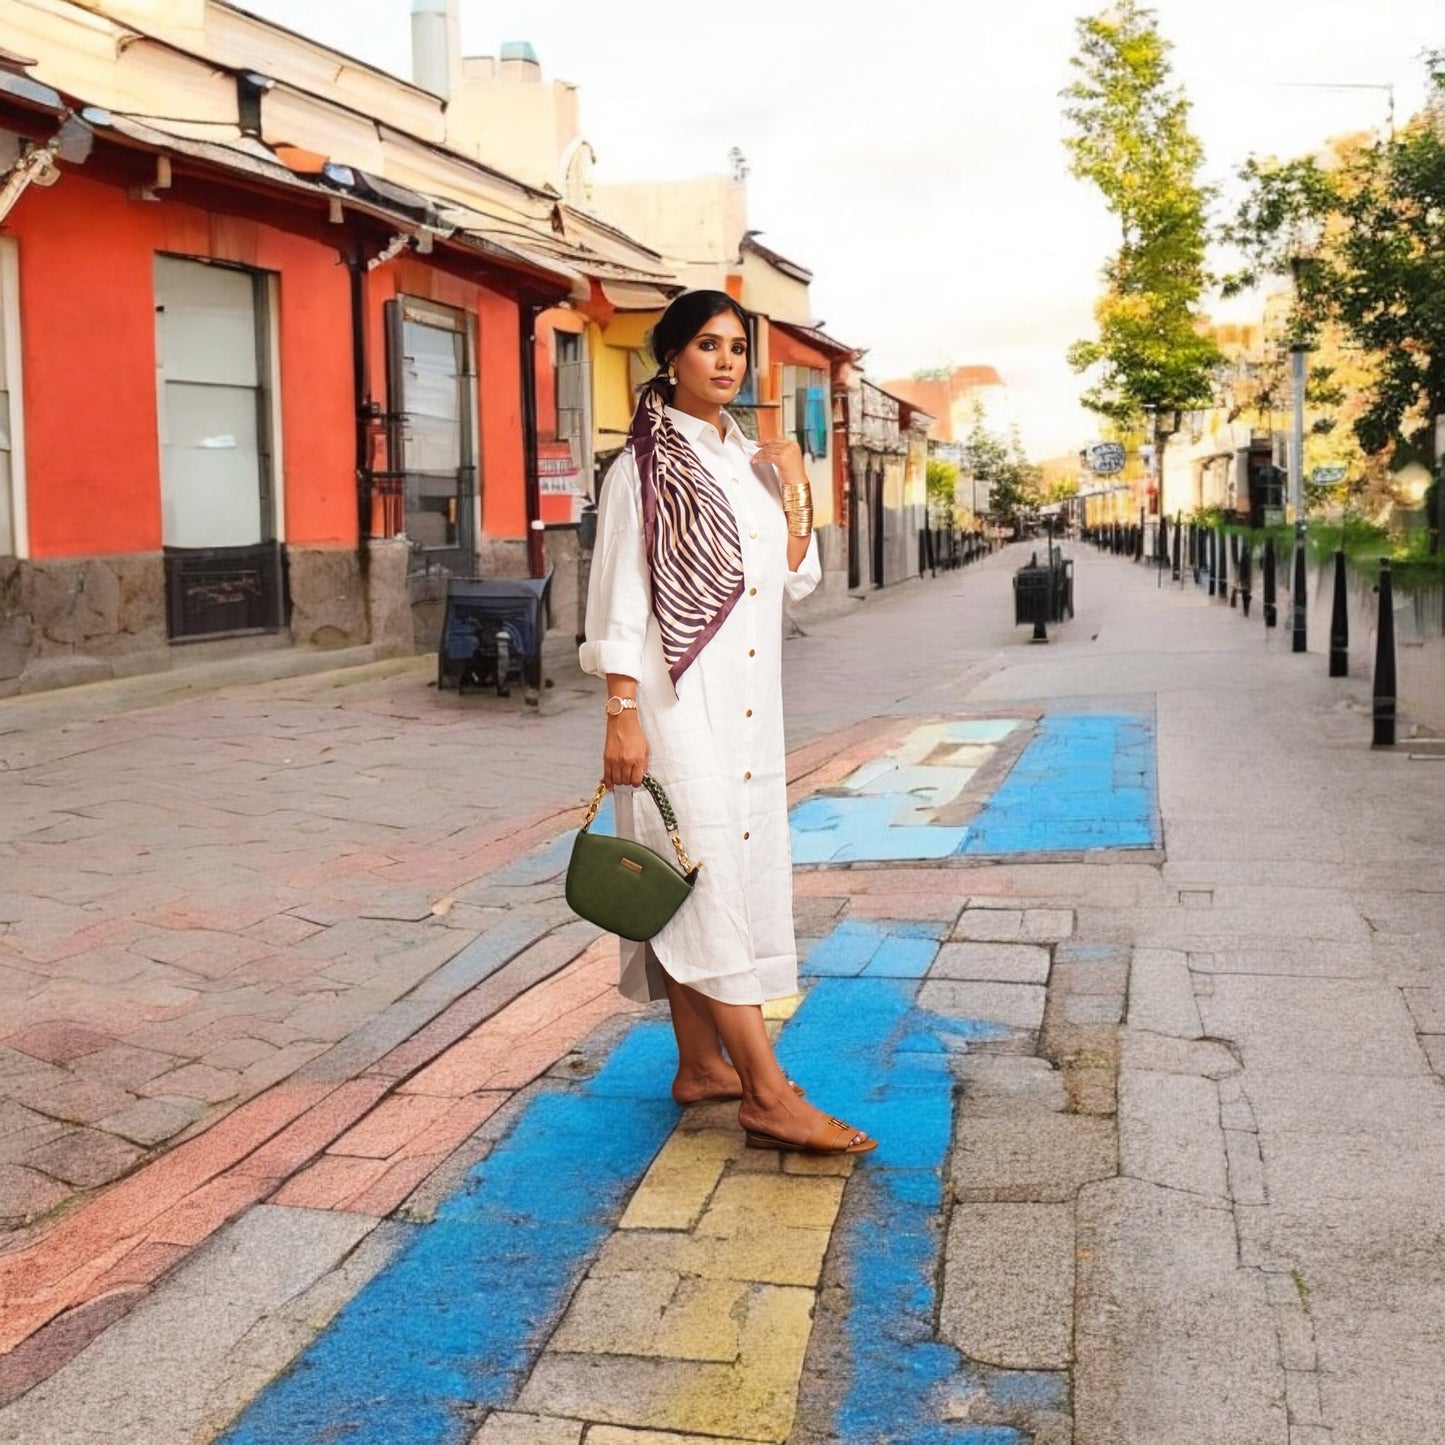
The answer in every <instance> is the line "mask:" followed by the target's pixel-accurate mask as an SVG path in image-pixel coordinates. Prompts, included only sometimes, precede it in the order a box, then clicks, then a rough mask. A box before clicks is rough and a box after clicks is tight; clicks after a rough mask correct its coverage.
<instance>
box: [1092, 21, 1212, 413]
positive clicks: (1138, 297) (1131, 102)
mask: <svg viewBox="0 0 1445 1445" xmlns="http://www.w3.org/2000/svg"><path fill="white" fill-rule="evenodd" d="M1075 31H1076V34H1077V36H1078V47H1079V48H1078V51H1077V53H1076V54H1075V55H1074V56H1073V57H1072V60H1071V64H1072V65H1073V67H1074V69H1075V71H1076V72H1077V79H1076V80H1075V81H1074V83H1073V84H1072V85H1070V86H1069V87H1068V89H1067V90H1065V91H1064V98H1065V100H1066V101H1067V102H1068V104H1067V105H1066V107H1065V110H1064V115H1065V117H1066V118H1067V120H1068V121H1069V123H1070V125H1071V126H1072V132H1071V134H1070V135H1069V136H1068V137H1067V139H1066V141H1065V144H1066V146H1067V148H1068V151H1069V157H1070V168H1071V170H1072V171H1073V173H1074V175H1076V176H1077V177H1079V178H1080V179H1081V180H1086V181H1089V182H1091V183H1092V184H1093V185H1095V186H1096V187H1098V190H1099V192H1100V194H1101V195H1102V196H1103V198H1104V203H1105V205H1107V206H1108V208H1109V210H1110V211H1111V212H1113V214H1114V215H1115V216H1116V217H1117V218H1118V220H1119V226H1120V231H1121V233H1122V234H1121V243H1120V247H1119V250H1118V252H1117V253H1116V254H1115V255H1114V256H1113V257H1112V258H1111V259H1110V260H1109V262H1108V264H1107V265H1106V266H1105V268H1104V273H1103V279H1104V293H1103V295H1102V296H1101V297H1100V299H1099V302H1098V304H1097V305H1096V307H1095V312H1094V315H1095V319H1096V321H1097V322H1098V328H1099V329H1098V335H1097V336H1096V337H1094V338H1093V339H1091V340H1085V341H1078V342H1075V343H1074V345H1073V346H1072V347H1071V348H1070V349H1069V362H1070V364H1071V365H1072V366H1073V367H1074V369H1075V370H1076V371H1079V372H1084V371H1095V370H1096V371H1097V376H1096V379H1095V381H1094V384H1093V385H1092V386H1090V388H1089V389H1088V390H1087V391H1086V392H1085V393H1084V396H1083V398H1082V399H1083V402H1084V405H1085V406H1087V407H1089V408H1090V410H1092V411H1096V412H1098V413H1100V414H1101V415H1103V416H1106V417H1108V418H1110V419H1111V420H1112V421H1114V422H1116V423H1118V424H1119V425H1121V426H1128V425H1130V424H1132V423H1135V422H1137V420H1138V418H1139V417H1140V415H1141V413H1142V412H1143V409H1144V407H1145V405H1146V404H1148V403H1154V404H1156V405H1157V406H1159V407H1161V408H1163V407H1188V406H1195V405H1198V404H1199V403H1201V402H1205V401H1208V400H1209V399H1210V397H1211V396H1212V394H1213V389H1214V372H1215V369H1216V367H1218V366H1219V365H1220V364H1221V362H1222V361H1223V359H1224V358H1223V357H1222V355H1221V354H1220V351H1219V348H1218V347H1217V346H1216V345H1215V344H1214V341H1213V340H1212V339H1211V338H1210V337H1209V336H1208V335H1207V334H1206V333H1205V331H1204V328H1203V319H1202V317H1201V315H1200V312H1199V302H1200V297H1201V296H1202V295H1203V293H1204V291H1205V288H1206V287H1207V286H1208V285H1209V284H1210V277H1209V272H1208V269H1207V267H1206V250H1207V247H1208V241H1209V219H1208V207H1209V202H1210V199H1211V194H1212V193H1211V192H1210V191H1209V189H1208V188H1206V187H1204V186H1202V185H1201V184H1200V183H1199V181H1198V172H1199V168H1200V165H1201V164H1202V162H1203V159H1204V152H1203V149H1202V147H1201V145H1200V143H1199V141H1198V139H1197V138H1196V137H1195V135H1194V133H1193V132H1192V131H1191V130H1190V128H1189V102H1188V100H1187V99H1186V98H1185V96H1184V93H1183V91H1182V90H1181V89H1180V88H1179V87H1178V86H1176V85H1175V84H1174V83H1173V79H1172V72H1171V69H1170V64H1169V51H1170V48H1171V47H1170V45H1169V42H1168V41H1167V40H1165V39H1164V38H1163V36H1162V35H1160V33H1159V29H1158V25H1157V23H1156V17H1155V13H1154V11H1152V10H1148V9H1145V8H1143V7H1141V6H1140V5H1139V4H1137V3H1136V0H1121V3H1119V4H1118V5H1115V6H1113V7H1111V8H1110V9H1109V10H1107V11H1104V12H1102V13H1101V14H1099V15H1094V16H1088V17H1085V18H1084V19H1081V20H1079V21H1078V22H1077V24H1076V26H1075Z"/></svg>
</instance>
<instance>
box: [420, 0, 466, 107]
mask: <svg viewBox="0 0 1445 1445" xmlns="http://www.w3.org/2000/svg"><path fill="white" fill-rule="evenodd" d="M461 51H462V46H461V19H460V16H459V15H458V13H457V0H411V78H412V80H413V81H415V82H416V84H417V85H419V86H420V87H421V88H422V89H423V90H429V91H431V93H432V94H433V95H438V96H440V97H441V98H442V99H443V100H448V99H450V97H451V95H452V92H453V90H454V89H455V88H456V82H457V80H458V78H459V72H460V70H461Z"/></svg>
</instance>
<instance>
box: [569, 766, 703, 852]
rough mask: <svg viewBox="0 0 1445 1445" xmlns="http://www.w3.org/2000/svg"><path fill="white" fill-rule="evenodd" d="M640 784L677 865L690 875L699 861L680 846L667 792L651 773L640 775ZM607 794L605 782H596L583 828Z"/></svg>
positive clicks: (590, 824)
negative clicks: (657, 813) (662, 829)
mask: <svg viewBox="0 0 1445 1445" xmlns="http://www.w3.org/2000/svg"><path fill="white" fill-rule="evenodd" d="M642 786H643V787H644V788H646V789H647V791H648V793H649V794H650V795H651V797H652V801H653V802H654V803H656V804H657V811H658V812H659V813H660V814H661V815H662V826H663V827H664V828H666V829H667V836H668V837H669V838H671V840H672V847H673V851H674V852H675V853H676V854H677V864H678V867H679V868H681V869H682V871H683V873H685V874H688V875H691V874H693V873H696V872H697V870H698V869H699V868H701V867H702V863H701V861H699V862H697V863H694V862H693V861H692V859H691V858H689V857H688V856H687V849H686V848H684V847H683V846H682V835H681V833H679V831H678V827H677V814H676V813H674V812H673V811H672V804H671V803H670V802H669V801H668V797H667V794H666V793H665V792H664V791H663V788H662V784H661V783H659V782H658V781H657V779H656V778H654V777H653V776H652V774H651V773H644V774H643V775H642ZM606 794H607V784H606V783H598V784H597V791H596V792H595V793H594V794H593V795H592V801H591V803H589V804H588V807H587V816H586V818H585V819H584V820H583V822H582V826H583V828H584V829H585V828H590V827H591V826H592V820H593V819H594V818H595V817H596V816H597V810H598V808H600V807H601V806H602V799H603V798H604V797H605V796H606Z"/></svg>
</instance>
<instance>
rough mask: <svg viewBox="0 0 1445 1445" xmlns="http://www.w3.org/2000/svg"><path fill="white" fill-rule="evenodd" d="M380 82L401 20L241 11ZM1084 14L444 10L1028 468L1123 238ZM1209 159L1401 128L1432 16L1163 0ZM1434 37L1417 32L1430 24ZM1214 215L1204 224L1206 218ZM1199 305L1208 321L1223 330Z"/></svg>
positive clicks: (1010, 9) (600, 167) (286, 9)
mask: <svg viewBox="0 0 1445 1445" xmlns="http://www.w3.org/2000/svg"><path fill="white" fill-rule="evenodd" d="M239 3H240V4H242V5H243V7H244V8H246V9H249V10H251V11H253V12H254V13H256V14H259V15H264V16H266V17H267V18H270V19H273V20H276V21H278V22H279V23H281V24H284V25H286V26H288V27H290V28H291V29H293V30H298V31H301V32H302V33H303V34H307V35H310V36H313V37H314V38H316V39H318V40H320V41H322V42H323V43H325V44H328V45H331V46H334V47H335V48H337V49H339V50H344V51H346V52H347V53H349V54H351V55H354V56H355V57H357V58H358V59H361V60H365V61H367V62H369V63H371V64H373V65H378V66H381V67H383V68H385V69H388V70H392V71H394V72H396V73H398V74H402V75H405V74H408V73H409V66H410V44H411V42H410V34H411V31H410V13H411V3H410V0H239ZM1102 8H1103V6H1102V4H1100V5H1097V6H1091V5H1089V4H1088V3H1087V0H990V3H986V4H979V3H975V4H968V3H957V0H933V3H928V4H920V3H908V0H901V3H894V4H891V5H889V4H878V3H876V0H875V3H870V4H862V3H860V0H827V3H812V4H799V3H790V0H773V3H762V4H758V3H755V4H753V5H745V6H740V5H736V4H733V5H717V6H703V5H698V4H695V3H694V4H688V3H680V4H679V3H673V4H668V5H659V6H655V7H638V6H627V7H623V6H613V5H607V4H605V3H602V0H461V19H462V47H463V50H464V52H465V53H466V54H469V55H495V54H496V53H497V51H498V48H499V47H500V46H501V44H502V43H503V42H505V41H509V40H528V41H530V42H531V43H532V45H533V46H534V48H535V50H536V52H537V55H538V58H539V60H540V61H541V64H542V71H543V76H544V78H545V79H547V80H565V81H569V82H571V83H573V84H575V85H577V86H578V87H579V88H580V97H581V115H582V130H583V133H584V134H585V136H586V137H587V139H588V140H589V141H590V143H591V145H592V147H593V149H594V151H595V152H596V155H597V164H596V167H595V168H594V173H593V174H594V179H596V180H597V181H599V182H608V181H622V180H641V179H671V178H674V177H684V176H690V175H702V174H708V173H722V172H725V171H726V170H727V169H728V162H727V156H728V152H729V151H730V149H731V148H732V147H734V146H736V147H738V148H739V149H741V151H742V152H743V154H744V156H745V157H746V158H747V163H748V167H749V175H748V217H749V225H750V227H752V228H753V229H755V230H757V231H759V232H760V233H761V237H760V238H761V240H762V242H763V243H764V244H765V245H767V246H769V247H771V248H772V249H773V250H776V251H780V252H781V253H782V254H783V255H785V256H788V257H789V258H791V259H792V260H795V261H797V262H799V263H800V264H801V265H803V266H806V267H807V268H808V269H809V270H811V271H812V272H813V278H814V279H813V286H812V302H813V309H814V319H815V320H816V321H819V322H822V323H823V324H824V325H825V326H826V328H827V330H828V331H829V332H830V333H831V334H832V335H834V336H836V337H838V338H839V339H840V340H842V341H845V342H847V343H849V344H850V345H853V346H858V347H863V348H866V349H867V356H866V358H865V361H864V366H865V368H866V370H867V373H868V374H869V375H870V376H871V377H873V378H874V379H876V380H879V381H883V380H886V379H888V378H890V377H897V376H906V375H909V374H911V373H912V372H914V371H917V370H919V369H920V368H924V367H937V366H947V365H951V364H955V363H958V364H968V365H976V364H988V365H992V366H995V367H996V368H997V369H998V370H999V372H1000V374H1001V375H1002V377H1003V379H1004V381H1005V383H1006V393H1005V396H1004V399H1003V402H1002V405H1001V406H999V407H997V408H993V409H991V412H990V415H991V418H992V420H993V421H994V423H995V424H996V425H1001V426H1005V425H1008V424H1009V423H1011V422H1016V423H1017V424H1018V426H1019V428H1020V431H1021V433H1022V435H1023V439H1024V442H1025V445H1026V447H1027V449H1028V451H1029V453H1030V455H1031V456H1033V457H1034V458H1035V459H1038V460H1042V459H1044V458H1046V457H1051V456H1057V455H1063V454H1066V453H1071V452H1075V451H1077V450H1078V449H1079V448H1080V447H1081V446H1084V445H1086V444H1087V443H1088V442H1089V441H1091V440H1093V439H1094V437H1095V436H1096V435H1097V421H1096V420H1095V419H1094V418H1092V417H1091V416H1090V414H1089V413H1088V412H1086V411H1084V410H1083V409H1082V408H1081V407H1080V406H1079V404H1078V397H1079V394H1080V392H1081V391H1082V390H1083V389H1084V385H1085V382H1084V380H1083V379H1082V378H1080V377H1078V376H1076V375H1075V374H1074V373H1073V372H1072V371H1071V370H1070V369H1069V367H1068V364H1067V362H1066V360H1065V352H1066V350H1067V348H1068V346H1069V344H1070V342H1072V341H1074V340H1076V339H1078V338H1080V337H1084V336H1087V335H1089V334H1090V333H1091V330H1092V325H1093V317H1092V312H1093V305H1094V301H1095V299H1096V297H1097V294H1098V292H1099V289H1100V279H1099V278H1100V272H1101V269H1102V267H1103V264H1104V262H1105V260H1106V259H1107V257H1108V255H1109V253H1110V251H1111V250H1112V249H1113V247H1114V246H1115V245H1116V244H1117V228H1116V223H1115V222H1114V220H1113V218H1112V217H1110V216H1109V215H1108V213H1107V212H1106V211H1105V209H1104V207H1103V203H1102V202H1101V201H1100V199H1099V198H1098V195H1097V193H1096V192H1095V191H1094V190H1093V189H1092V188H1091V187H1089V186H1088V185H1086V184H1085V183H1084V182H1082V181H1078V180H1075V179H1074V178H1073V177H1072V176H1071V175H1070V174H1069V171H1068V160H1067V156H1066V153H1065V150H1064V144H1063V139H1064V135H1065V132H1066V123H1065V121H1064V119H1063V115H1062V109H1063V102H1062V101H1061V99H1060V92H1061V91H1062V90H1063V89H1064V88H1065V86H1067V85H1068V84H1069V82H1070V79H1071V74H1072V73H1071V70H1070V65H1069V59H1070V56H1071V55H1072V54H1073V53H1074V51H1075V48H1076V45H1075V32H1074V25H1075V21H1076V20H1077V18H1078V17H1079V16H1080V15H1082V14H1088V13H1094V12H1095V11H1096V10H1098V9H1102ZM1155 9H1156V13H1157V15H1158V19H1159V27H1160V30H1161V32H1162V33H1163V34H1164V36H1165V37H1166V38H1167V39H1168V40H1169V41H1171V43H1172V44H1173V46H1174V50H1173V55H1172V62H1173V65H1174V71H1175V76H1176V78H1177V80H1178V81H1179V82H1180V83H1181V84H1182V85H1183V87H1184V89H1185V92H1186V94H1187V95H1188V97H1189V99H1190V102H1191V105H1192V121H1193V125H1194V128H1195V131H1196V133H1197V134H1198V135H1199V137H1200V139H1201V140H1202V141H1203V144H1204V149H1205V154H1206V161H1205V169H1204V172H1203V174H1202V177H1201V179H1203V180H1204V181H1206V182H1207V183H1210V184H1216V185H1218V186H1220V187H1221V188H1222V189H1223V191H1224V193H1225V197H1226V199H1227V196H1228V194H1229V192H1230V191H1231V190H1234V191H1235V192H1236V193H1237V190H1238V187H1237V183H1236V182H1235V180H1234V177H1235V173H1236V172H1237V170H1238V167H1239V166H1240V165H1241V164H1242V163H1243V162H1244V161H1245V159H1246V158H1247V157H1249V156H1250V155H1251V154H1260V155H1280V156H1293V155H1299V154H1303V153H1306V152H1309V151H1312V150H1314V149H1315V148H1317V146H1318V145H1319V144H1320V142H1321V141H1323V140H1324V139H1325V138H1327V137H1328V136H1331V135H1337V134H1341V133H1349V132H1353V131H1359V130H1365V129H1369V128H1371V127H1376V128H1379V129H1381V130H1383V128H1384V127H1385V125H1386V123H1387V118H1388V115H1389V107H1390V101H1391V92H1393V100H1394V106H1395V111H1396V114H1397V115H1398V117H1399V118H1400V119H1401V120H1403V119H1404V118H1405V117H1407V116H1409V115H1410V114H1411V113H1413V112H1414V111H1416V110H1418V109H1419V106H1420V104H1421V102H1422V99H1423V95H1424V73H1425V72H1424V65H1423V62H1422V59H1421V56H1422V54H1423V52H1424V51H1425V50H1427V49H1430V48H1445V3H1442V0H1157V4H1156V6H1155ZM1432 22H1433V24H1432ZM1221 209H1223V207H1221ZM1233 308H1234V309H1233V311H1232V312H1231V313H1226V312H1225V310H1224V308H1222V307H1219V306H1215V307H1213V308H1212V311H1211V314H1214V315H1216V316H1220V317H1223V316H1225V315H1226V314H1233V315H1238V314H1239V303H1233Z"/></svg>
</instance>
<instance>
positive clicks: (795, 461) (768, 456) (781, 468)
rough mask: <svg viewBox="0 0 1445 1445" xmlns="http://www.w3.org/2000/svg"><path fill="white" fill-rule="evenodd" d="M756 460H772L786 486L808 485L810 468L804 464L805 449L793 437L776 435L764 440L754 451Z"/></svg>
mask: <svg viewBox="0 0 1445 1445" xmlns="http://www.w3.org/2000/svg"><path fill="white" fill-rule="evenodd" d="M753 460H754V461H755V462H771V463H772V464H773V465H774V466H775V467H776V468H777V469H778V476H779V477H780V478H781V479H782V482H783V484H784V486H789V485H792V486H799V487H806V486H807V485H808V469H807V467H805V466H804V465H803V449H802V447H800V446H799V445H798V444H797V442H795V441H794V440H793V439H792V438H791V437H775V438H774V439H773V440H772V441H770V442H764V443H763V444H762V445H761V446H760V447H759V448H758V449H757V451H755V452H754V453H753Z"/></svg>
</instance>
